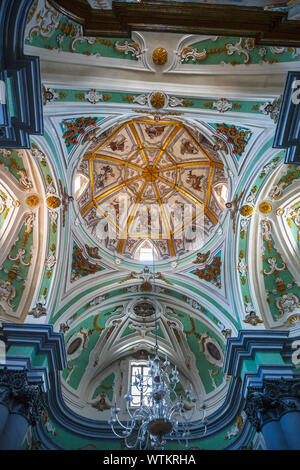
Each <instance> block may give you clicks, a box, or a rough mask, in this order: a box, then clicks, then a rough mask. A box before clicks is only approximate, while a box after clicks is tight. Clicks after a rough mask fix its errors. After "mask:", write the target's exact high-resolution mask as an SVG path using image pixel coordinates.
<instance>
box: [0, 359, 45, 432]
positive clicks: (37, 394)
mask: <svg viewBox="0 0 300 470" xmlns="http://www.w3.org/2000/svg"><path fill="white" fill-rule="evenodd" d="M27 372H28V371H27V370H11V369H8V368H7V367H4V368H3V369H0V402H1V403H3V404H5V406H8V407H9V409H10V411H14V413H18V414H21V415H22V416H24V418H25V419H26V420H27V421H28V424H29V425H31V426H35V425H36V424H37V422H38V421H39V420H40V418H41V416H42V414H43V412H44V410H45V403H44V400H43V392H42V387H41V385H29V384H28V379H27Z"/></svg>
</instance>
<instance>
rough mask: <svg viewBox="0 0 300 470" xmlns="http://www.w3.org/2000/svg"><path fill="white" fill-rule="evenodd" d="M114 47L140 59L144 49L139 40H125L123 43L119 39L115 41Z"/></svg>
mask: <svg viewBox="0 0 300 470" xmlns="http://www.w3.org/2000/svg"><path fill="white" fill-rule="evenodd" d="M114 48H115V50H116V51H117V52H123V54H125V55H127V54H131V55H132V57H136V58H137V59H139V58H140V57H141V55H142V51H141V48H140V46H139V45H138V43H137V42H128V41H125V42H124V43H123V44H121V43H119V41H116V42H115V45H114Z"/></svg>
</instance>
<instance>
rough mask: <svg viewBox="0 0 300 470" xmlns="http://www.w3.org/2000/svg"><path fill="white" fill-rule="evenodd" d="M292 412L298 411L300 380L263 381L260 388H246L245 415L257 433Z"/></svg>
mask: <svg viewBox="0 0 300 470" xmlns="http://www.w3.org/2000/svg"><path fill="white" fill-rule="evenodd" d="M292 410H294V411H295V410H300V378H294V379H285V378H282V379H281V380H278V379H265V380H263V384H262V386H261V387H249V388H248V394H247V398H246V405H245V413H246V415H247V417H248V419H249V421H250V423H251V424H252V425H253V426H254V428H255V429H256V431H257V432H260V431H261V429H262V427H263V425H264V424H266V423H267V422H268V421H272V420H277V419H280V418H281V416H282V415H283V414H284V413H286V412H288V411H292Z"/></svg>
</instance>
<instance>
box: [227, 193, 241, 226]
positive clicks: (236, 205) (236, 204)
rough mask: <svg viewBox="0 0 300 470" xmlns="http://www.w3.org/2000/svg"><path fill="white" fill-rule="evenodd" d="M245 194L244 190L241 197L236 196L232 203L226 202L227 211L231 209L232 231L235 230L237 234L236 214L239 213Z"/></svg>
mask: <svg viewBox="0 0 300 470" xmlns="http://www.w3.org/2000/svg"><path fill="white" fill-rule="evenodd" d="M243 194H244V190H243V191H242V192H241V194H240V195H239V197H238V196H237V194H236V196H235V198H234V199H233V200H232V201H231V202H226V204H225V207H226V208H227V209H229V211H230V218H231V219H232V229H233V232H235V214H236V213H237V211H238V208H239V202H240V200H241V198H242V196H243Z"/></svg>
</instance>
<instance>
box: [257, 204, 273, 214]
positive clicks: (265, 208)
mask: <svg viewBox="0 0 300 470" xmlns="http://www.w3.org/2000/svg"><path fill="white" fill-rule="evenodd" d="M258 208H259V210H260V212H262V214H268V212H271V210H272V206H271V204H269V203H268V202H262V203H261V204H260V205H259V206H258Z"/></svg>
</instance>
